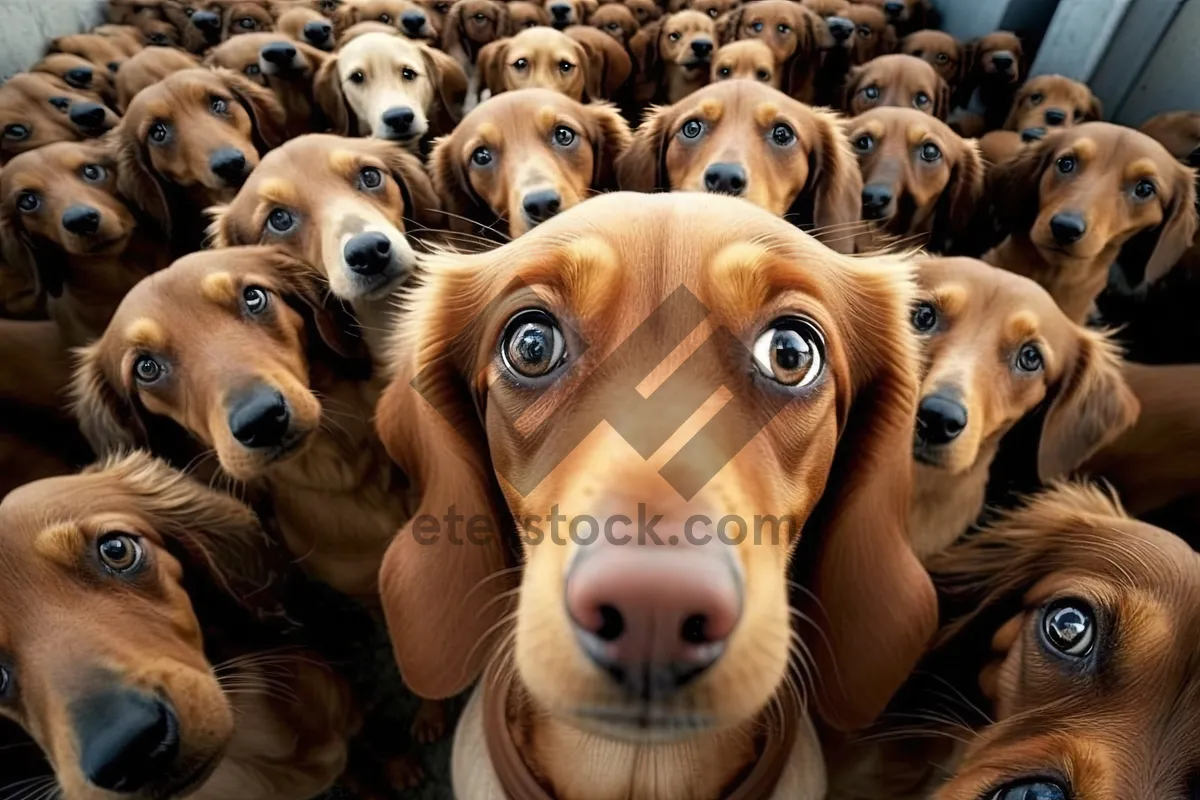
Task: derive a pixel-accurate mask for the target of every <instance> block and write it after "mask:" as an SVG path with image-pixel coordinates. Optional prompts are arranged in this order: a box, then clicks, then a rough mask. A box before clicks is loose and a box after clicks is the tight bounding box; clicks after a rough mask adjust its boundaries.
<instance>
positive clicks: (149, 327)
mask: <svg viewBox="0 0 1200 800" xmlns="http://www.w3.org/2000/svg"><path fill="white" fill-rule="evenodd" d="M125 339H126V341H128V342H129V343H130V344H131V345H133V346H134V347H141V348H144V349H146V350H159V349H162V347H163V345H165V344H166V343H167V333H166V331H164V330H163V329H162V326H161V325H159V324H158V323H157V322H155V321H154V320H152V319H149V318H148V317H142V318H141V319H137V320H134V321H133V322H132V323H130V325H129V327H128V328H126V329H125Z"/></svg>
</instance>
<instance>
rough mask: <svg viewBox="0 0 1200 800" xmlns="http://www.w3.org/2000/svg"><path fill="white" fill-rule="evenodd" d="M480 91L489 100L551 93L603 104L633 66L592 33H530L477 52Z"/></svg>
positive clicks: (614, 45) (617, 49) (540, 29)
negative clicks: (540, 91)
mask: <svg viewBox="0 0 1200 800" xmlns="http://www.w3.org/2000/svg"><path fill="white" fill-rule="evenodd" d="M478 68H479V77H480V88H481V89H487V90H488V91H489V92H490V93H491V95H492V96H495V95H498V94H500V93H501V92H511V91H514V90H516V89H534V88H537V89H551V90H553V91H556V92H561V93H562V94H564V95H566V96H567V97H569V98H571V99H572V100H580V101H582V100H584V99H588V100H605V99H608V98H609V97H611V96H613V95H614V94H615V93H616V92H617V90H618V89H619V88H620V87H621V86H622V85H623V84H624V83H625V81H627V80H628V79H629V76H630V74H631V73H632V71H633V62H632V60H631V59H630V57H629V54H628V53H627V52H626V51H625V48H623V47H622V46H621V45H619V44H618V43H616V42H615V41H613V40H612V38H611V37H609V36H606V35H604V34H602V33H600V32H599V31H597V30H596V29H595V28H589V27H586V26H575V27H571V28H568V29H567V30H565V31H559V30H555V29H553V28H544V27H538V28H531V29H527V30H523V31H521V32H520V33H518V34H516V35H515V36H512V37H509V38H507V39H500V40H499V41H495V42H492V43H491V44H489V45H487V46H486V47H484V48H483V49H482V50H481V51H480V52H479V58H478Z"/></svg>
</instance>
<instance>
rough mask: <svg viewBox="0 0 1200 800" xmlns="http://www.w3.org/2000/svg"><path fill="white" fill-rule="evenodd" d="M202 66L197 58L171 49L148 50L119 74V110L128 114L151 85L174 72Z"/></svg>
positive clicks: (117, 93) (117, 82) (141, 53)
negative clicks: (126, 110)
mask: <svg viewBox="0 0 1200 800" xmlns="http://www.w3.org/2000/svg"><path fill="white" fill-rule="evenodd" d="M199 66H200V62H199V61H198V60H196V57H195V56H193V55H191V54H189V53H186V52H184V51H182V50H174V49H172V48H169V47H147V48H146V49H145V50H143V51H142V52H140V53H138V54H136V55H135V56H133V57H132V58H130V59H129V60H128V61H126V62H125V63H124V64H122V65H121V69H120V70H119V71H118V72H117V75H116V78H115V83H116V98H117V106H116V107H117V110H118V111H120V112H122V113H124V112H125V109H127V108H129V102H130V101H131V100H133V98H134V97H136V96H137V93H138V92H140V91H141V90H142V89H145V88H146V87H147V86H153V85H154V84H156V83H158V82H159V81H161V80H162V79H163V78H165V77H167V76H168V75H170V74H171V73H172V72H179V71H180V70H185V69H195V68H196V67H199Z"/></svg>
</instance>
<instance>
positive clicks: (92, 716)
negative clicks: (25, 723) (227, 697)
mask: <svg viewBox="0 0 1200 800" xmlns="http://www.w3.org/2000/svg"><path fill="white" fill-rule="evenodd" d="M72 716H73V717H75V728H76V736H77V737H78V740H79V766H80V770H81V771H82V772H83V775H84V777H85V778H86V779H87V781H88V782H89V783H91V784H92V785H93V786H97V787H99V788H101V789H105V790H107V791H110V792H116V793H121V794H132V793H134V792H137V791H138V790H140V789H142V788H143V787H144V786H146V785H147V784H149V783H151V782H153V781H155V780H156V779H158V778H159V777H160V776H161V773H163V772H165V771H166V770H167V769H169V767H170V766H171V763H172V762H173V761H174V760H175V757H176V756H177V755H178V753H179V721H178V718H177V717H176V716H175V712H174V710H173V709H171V707H170V706H169V705H167V704H166V703H164V702H162V701H161V700H158V699H157V698H153V697H147V696H145V695H142V694H140V693H135V692H108V693H104V694H100V695H95V696H92V697H88V698H86V699H84V700H83V701H81V702H80V703H79V704H78V705H77V706H75V707H74V708H72Z"/></svg>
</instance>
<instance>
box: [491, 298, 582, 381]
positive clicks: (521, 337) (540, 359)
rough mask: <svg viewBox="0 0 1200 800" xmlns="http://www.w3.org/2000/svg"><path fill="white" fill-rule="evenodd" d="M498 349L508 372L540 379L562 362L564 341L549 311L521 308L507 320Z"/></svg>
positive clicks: (564, 347) (560, 330)
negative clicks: (522, 309)
mask: <svg viewBox="0 0 1200 800" xmlns="http://www.w3.org/2000/svg"><path fill="white" fill-rule="evenodd" d="M500 352H501V355H502V357H503V359H504V364H505V366H507V367H508V369H509V370H510V371H512V372H514V373H516V374H517V375H519V376H522V377H526V378H540V377H542V376H544V375H547V374H549V373H550V372H551V371H553V370H554V369H555V368H556V367H558V366H559V365H560V364H561V363H562V362H563V360H564V359H565V357H566V352H567V343H566V338H565V337H564V336H563V332H562V329H560V328H559V327H558V324H557V322H555V320H554V318H553V317H551V316H550V315H549V314H547V313H545V312H544V311H523V312H521V313H519V314H517V315H516V316H514V317H513V318H512V319H511V320H510V321H509V323H508V326H507V327H506V329H505V333H504V340H503V342H502V343H501V347H500Z"/></svg>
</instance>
